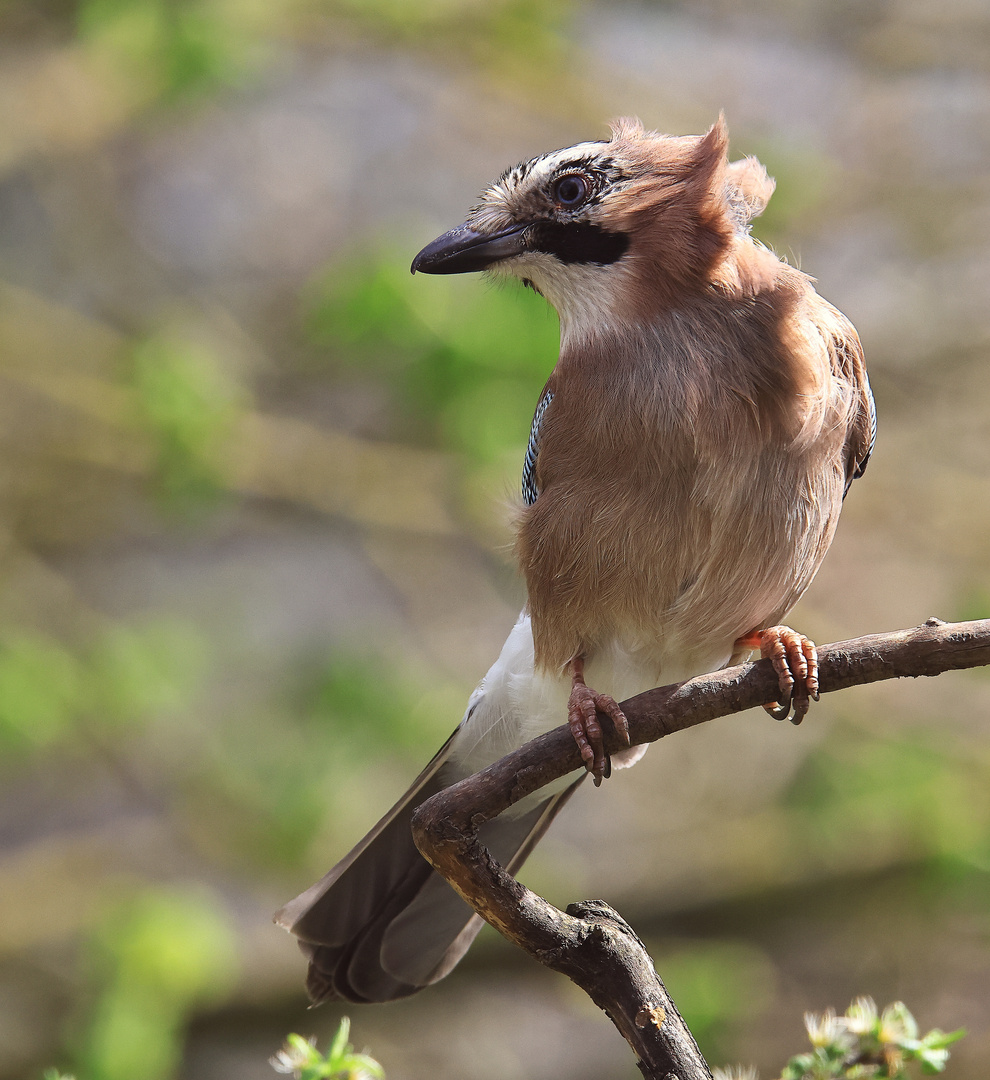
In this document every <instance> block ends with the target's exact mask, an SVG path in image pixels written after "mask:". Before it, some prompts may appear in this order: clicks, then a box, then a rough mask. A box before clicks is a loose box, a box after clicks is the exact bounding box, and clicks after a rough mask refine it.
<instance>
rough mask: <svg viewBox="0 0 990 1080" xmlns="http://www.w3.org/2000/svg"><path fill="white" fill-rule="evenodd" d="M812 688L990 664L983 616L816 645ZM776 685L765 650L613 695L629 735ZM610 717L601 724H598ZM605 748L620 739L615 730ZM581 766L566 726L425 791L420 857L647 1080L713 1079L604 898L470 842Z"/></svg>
mask: <svg viewBox="0 0 990 1080" xmlns="http://www.w3.org/2000/svg"><path fill="white" fill-rule="evenodd" d="M818 655H819V677H820V684H821V685H820V688H821V693H823V694H828V693H832V692H834V691H836V690H843V689H845V688H846V687H849V686H855V685H857V684H860V683H870V682H878V681H880V680H882V679H899V678H904V677H908V676H910V677H914V676H919V675H939V674H941V673H942V672H944V671H950V670H954V669H959V668H969V667H980V666H983V665H987V664H990V620H981V621H978V622H967V623H944V622H941V621H940V620H939V619H929V620H928V621H927V622H926V623H925V624H924V625H922V626H919V627H916V628H914V629H912V630H900V631H896V632H894V633H890V634H873V635H870V636H869V637H861V638H855V639H854V640H852V641H842V642H838V643H837V644H833V645H825V646H822V647H821V648H820V649H819V650H818ZM776 696H777V679H776V676H775V675H774V673H773V669H772V668H771V666H770V663H769V661H766V660H761V661H759V662H757V663H755V664H742V665H740V666H738V667H733V668H725V669H724V670H722V671H716V672H713V673H711V674H709V675H701V676H699V677H698V678H695V679H690V680H688V681H687V682H684V683H679V684H677V685H674V686H663V687H659V688H657V689H655V690H649V691H647V692H646V693H645V694H640V695H638V696H637V697H634V698H629V699H628V700H627V701H624V702H622V709H623V711H624V712H625V714H626V718H627V719H628V721H629V731H630V736H631V740H632V742H633V744H638V743H645V742H654V741H656V740H657V739H661V738H663V737H664V736H665V735H669V734H671V733H672V732H674V731H681V730H683V729H684V728H689V727H694V726H695V725H696V724H702V723H704V722H705V721H707V720H714V719H715V718H716V717H719V716H727V715H729V714H731V713H736V712H741V711H742V710H744V709H750V708H753V707H754V706H756V705H760V704H761V703H762V702H764V701H772V700H774V699H775V697H776ZM607 724H608V722H607V719H606V720H604V721H603V727H606V728H607ZM606 745H607V747H608V749H609V750H610V751H617V750H619V749H621V746H620V745H619V743H618V742H617V741H616V740H615V739H614V737H611V738H607V739H606ZM581 767H582V765H581V758H580V755H579V754H578V751H577V747H576V745H575V743H574V740H573V738H572V737H571V734H570V731H569V730H568V728H567V727H566V726H563V727H559V728H556V729H555V730H553V731H550V732H547V733H546V734H545V735H541V736H540V737H539V738H536V739H534V740H533V741H532V742H530V743H528V744H527V745H526V746H524V747H522V748H521V749H519V750H516V751H514V752H513V753H511V754H508V755H506V756H505V757H504V758H502V759H501V760H500V761H497V762H495V763H494V764H493V765H491V766H489V767H488V768H487V769H484V770H483V771H482V772H480V773H477V774H476V775H474V776H470V777H468V778H467V779H465V780H462V781H460V783H457V784H454V785H452V786H451V787H449V788H447V789H446V790H444V791H441V792H440V793H439V794H437V795H434V796H433V798H431V799H429V800H427V801H426V802H425V803H423V805H422V806H420V807H419V809H418V810H417V811H416V813H415V815H414V817H413V836H414V838H415V840H416V844H417V846H418V847H419V850H420V851H421V852H422V853H423V856H424V857H425V858H426V859H427V860H428V861H429V862H430V863H431V864H432V865H433V866H434V867H435V868H436V869H437V870H438V871H439V873H440V874H442V875H443V876H444V877H445V878H446V879H447V880H448V881H449V882H450V883H451V885H452V886H453V887H454V888H455V889H456V890H457V891H458V892H459V893H460V894H461V896H463V897H464V899H465V900H467V902H468V903H469V904H470V905H471V906H472V907H473V908H474V909H475V910H476V911H477V912H478V913H479V914H480V915H481V916H482V917H483V918H485V919H486V920H487V921H488V922H489V923H491V924H492V926H494V927H495V929H496V930H498V931H500V932H501V933H502V934H503V935H505V937H507V938H509V940H510V941H513V942H515V943H516V944H517V945H518V946H519V947H520V948H522V949H525V950H526V951H527V952H528V953H530V955H532V956H533V957H535V958H536V959H537V960H539V961H540V962H541V963H543V964H546V965H547V966H548V967H550V968H553V969H554V970H555V971H559V972H561V973H563V974H565V975H567V976H569V977H570V978H571V979H573V981H574V982H576V983H577V984H578V986H580V987H581V988H582V989H583V990H584V991H585V992H586V993H588V994H589V996H590V997H591V998H592V1000H593V1001H594V1002H595V1003H596V1004H597V1005H598V1006H600V1007H601V1008H602V1009H603V1010H604V1011H605V1012H606V1013H607V1014H608V1016H609V1017H610V1019H611V1020H612V1022H613V1023H614V1024H615V1026H616V1027H617V1028H618V1029H619V1031H620V1032H621V1033H622V1035H623V1037H624V1038H625V1039H626V1040H627V1042H628V1043H629V1045H630V1047H631V1048H632V1050H633V1053H634V1054H635V1055H636V1057H637V1061H638V1063H639V1067H640V1070H641V1072H642V1073H643V1075H644V1076H645V1077H648V1078H651V1080H710V1077H711V1072H710V1071H709V1069H708V1066H707V1064H706V1063H705V1060H704V1058H703V1057H702V1056H701V1054H700V1052H699V1051H698V1048H697V1045H696V1044H695V1042H694V1039H693V1037H692V1036H691V1033H690V1031H688V1029H687V1026H686V1025H685V1024H684V1021H683V1020H682V1019H681V1016H680V1014H679V1013H678V1012H677V1009H676V1007H675V1006H674V1003H673V1002H672V1001H671V999H670V997H669V995H668V994H667V991H666V989H665V988H664V985H663V983H662V982H661V980H660V979H659V977H658V976H657V974H656V972H655V971H654V969H653V962H652V960H651V959H650V957H649V955H648V953H647V952H646V949H645V948H644V947H643V944H642V942H640V941H639V939H638V938H637V937H636V935H635V934H634V933H633V931H632V930H631V929H630V927H629V926H628V925H627V924H626V923H625V922H624V921H623V920H622V919H621V917H620V916H619V915H617V914H616V913H615V912H614V911H612V909H611V908H609V907H608V905H607V904H604V903H602V902H601V901H586V902H585V903H583V904H572V905H570V906H569V907H568V908H567V910H566V912H564V911H560V910H558V909H557V908H555V907H554V906H553V905H552V904H549V903H547V901H545V900H544V899H543V898H542V897H540V896H538V895H536V893H534V892H532V891H531V890H529V889H527V888H526V887H525V886H523V885H520V884H519V882H518V881H516V880H515V878H513V877H512V876H511V875H509V874H508V873H507V872H506V871H505V870H504V868H503V867H502V866H500V865H499V864H498V863H497V862H496V861H495V860H494V859H493V858H492V857H491V855H490V854H489V852H488V851H487V850H486V849H485V848H484V847H482V846H481V844H479V842H478V829H479V828H480V826H481V825H483V824H484V823H485V822H486V821H489V820H490V819H491V818H493V817H495V816H497V815H498V814H500V813H501V812H502V811H503V810H505V809H506V808H507V807H509V806H511V805H512V804H513V803H515V802H518V801H519V800H520V799H522V798H524V797H525V796H527V795H529V794H531V793H532V792H534V791H537V790H538V789H539V788H541V787H543V786H544V785H546V784H548V783H550V782H551V781H553V780H556V779H558V778H559V777H561V776H564V775H566V774H567V773H570V772H574V771H575V770H578V769H580V768H581Z"/></svg>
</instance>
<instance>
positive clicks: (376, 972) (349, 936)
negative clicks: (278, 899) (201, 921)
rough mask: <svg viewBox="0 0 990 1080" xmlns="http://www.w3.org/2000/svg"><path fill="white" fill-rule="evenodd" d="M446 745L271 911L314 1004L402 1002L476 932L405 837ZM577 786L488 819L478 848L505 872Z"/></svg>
mask: <svg viewBox="0 0 990 1080" xmlns="http://www.w3.org/2000/svg"><path fill="white" fill-rule="evenodd" d="M448 747H449V743H448V744H447V746H445V747H444V750H442V751H441V752H440V754H438V755H437V758H435V759H434V761H433V762H431V765H430V766H428V767H427V769H426V770H425V771H424V773H423V774H422V775H421V776H420V778H419V780H418V781H417V783H416V784H415V785H413V789H412V790H411V792H410V793H409V794H408V795H407V796H406V798H404V799H403V800H402V802H400V803H399V804H398V805H397V807H395V808H393V810H392V811H391V812H390V813H389V814H388V815H386V817H385V818H383V819H382V821H381V822H379V824H378V825H377V826H376V827H375V829H373V830H372V832H371V833H369V835H368V836H367V837H366V838H365V839H364V840H363V841H362V842H361V843H360V844H359V845H358V846H357V848H355V849H354V851H353V852H351V854H349V855H348V856H347V857H346V858H344V859H343V860H342V861H341V862H340V863H338V864H337V866H335V867H334V869H333V870H331V871H330V873H329V874H327V875H326V877H324V878H323V880H322V881H320V882H318V883H317V884H316V885H314V886H313V887H312V888H311V889H308V890H307V891H306V892H305V893H302V894H301V895H300V896H298V897H296V899H295V900H292V901H290V902H289V903H288V904H287V905H286V906H285V907H284V908H283V909H282V910H281V911H280V912H279V913H278V915H276V922H278V923H279V924H280V925H282V926H284V927H285V928H286V929H288V930H291V931H292V933H294V934H296V935H297V936H298V937H299V938H300V942H299V945H300V948H301V949H302V950H303V952H304V953H305V955H306V956H307V957H308V958H309V975H308V978H307V984H306V985H307V990H308V991H309V994H310V997H311V998H312V1000H313V1002H314V1004H319V1003H320V1002H322V1001H327V1000H332V999H343V1000H345V1001H354V1002H373V1001H392V1000H395V999H397V998H402V997H407V996H408V995H409V994H413V993H415V992H416V991H417V990H420V989H422V988H423V987H424V986H428V985H430V984H431V983H434V982H436V981H437V980H438V979H442V978H443V977H444V976H445V975H446V974H447V973H448V972H449V971H450V970H451V969H452V968H453V967H454V965H455V964H456V963H457V962H458V961H459V960H460V959H461V957H462V956H463V955H464V953H465V952H466V951H467V949H468V947H469V946H470V944H471V942H472V941H473V940H474V938H475V936H476V935H477V933H478V931H479V930H480V929H481V926H482V920H481V919H480V918H479V917H478V916H477V915H476V914H475V913H474V911H473V910H472V909H471V907H470V906H469V905H468V904H466V903H465V902H464V901H463V900H462V899H461V898H460V897H459V896H458V895H457V893H456V892H454V890H453V889H452V888H451V887H450V886H449V885H448V884H447V882H446V881H444V879H443V878H441V877H440V876H439V875H438V874H437V873H435V872H434V871H433V870H432V869H431V867H430V866H429V864H428V863H427V862H426V861H425V860H424V859H423V857H422V856H421V855H420V854H419V852H418V851H417V849H416V846H415V845H414V843H413V840H412V833H411V831H410V818H411V815H412V811H413V809H414V808H415V807H416V806H419V805H420V803H422V802H423V801H424V800H425V799H427V798H428V797H429V796H430V795H431V794H433V793H434V791H437V790H439V789H440V788H441V787H443V784H442V783H439V782H438V781H437V776H436V773H437V769H438V768H439V764H437V762H438V759H440V763H442V760H443V758H444V757H445V756H446V751H447V749H448ZM582 779H583V777H582ZM578 783H580V780H578V781H576V782H575V783H574V784H572V785H571V786H570V787H569V788H567V789H566V790H565V791H562V792H560V793H559V794H557V795H554V796H552V797H551V798H549V799H547V800H546V801H545V802H544V803H541V804H540V805H538V806H537V807H535V808H534V809H532V810H530V811H529V812H527V813H526V814H524V815H522V816H520V817H516V818H513V817H507V816H503V817H501V818H496V819H495V820H494V821H492V822H489V823H488V824H487V825H485V826H483V828H482V830H481V834H480V838H481V841H482V843H483V844H485V846H486V847H487V848H488V849H489V850H490V851H491V852H492V854H493V855H494V856H495V858H496V859H498V860H499V862H501V863H502V864H503V865H504V866H506V867H507V869H508V870H509V871H510V872H514V871H515V870H517V869H518V867H519V866H521V865H522V863H523V861H524V860H525V858H526V857H527V856H528V855H529V853H530V851H531V850H532V849H533V847H534V846H535V844H536V842H537V841H538V840H539V838H540V837H541V836H542V835H543V833H544V832H545V831H546V829H547V827H548V826H549V824H550V822H551V821H552V820H553V818H554V817H555V816H556V814H557V812H558V811H559V810H560V808H561V807H562V806H563V804H564V803H565V802H566V801H567V799H568V798H569V796H570V795H571V793H572V792H573V790H574V789H575V787H576V786H577V784H578Z"/></svg>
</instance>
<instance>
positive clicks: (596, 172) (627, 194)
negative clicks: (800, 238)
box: [412, 117, 773, 334]
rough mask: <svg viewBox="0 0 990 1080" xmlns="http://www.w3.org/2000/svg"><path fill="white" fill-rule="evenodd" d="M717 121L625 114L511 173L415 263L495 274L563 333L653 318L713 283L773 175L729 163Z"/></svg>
mask: <svg viewBox="0 0 990 1080" xmlns="http://www.w3.org/2000/svg"><path fill="white" fill-rule="evenodd" d="M727 145H728V135H727V132H726V128H725V123H724V121H723V119H722V118H721V117H720V118H719V120H718V122H717V123H716V124H715V125H714V126H713V127H712V128H711V130H710V131H708V132H707V134H705V135H687V136H672V135H659V134H657V133H656V132H649V131H645V130H644V129H643V127H642V126H641V125H640V124H639V122H638V121H633V120H620V121H618V122H616V123H615V124H614V125H613V127H612V137H611V139H609V140H607V141H604V140H603V141H598V142H583V143H578V144H577V145H576V146H570V147H567V148H566V149H564V150H556V151H554V152H552V153H549V154H543V155H542V156H541V157H537V158H533V160H532V161H527V162H524V163H523V164H521V165H516V166H515V167H514V168H511V169H508V170H507V171H506V172H505V173H504V174H503V175H502V176H501V177H500V178H499V179H498V180H497V181H496V182H495V183H494V184H492V186H491V187H490V188H488V190H487V191H485V192H484V194H483V195H482V196H481V199H480V201H479V203H478V204H477V205H476V206H475V207H474V208H473V209H472V210H471V211H470V213H469V214H468V217H467V220H466V221H465V222H464V224H463V225H459V226H458V227H457V228H456V229H451V230H450V232H447V233H444V235H443V236H440V237H438V238H437V239H436V240H434V241H433V243H432V244H428V245H427V246H426V247H425V248H423V250H422V251H421V252H420V253H419V254H418V255H417V256H416V258H415V260H414V261H413V264H412V270H413V273H415V272H416V271H417V270H419V271H422V272H423V273H427V274H458V273H465V272H468V271H473V270H492V271H496V272H499V273H503V274H509V275H512V276H514V277H517V278H520V279H521V280H522V281H523V282H524V283H525V284H527V285H530V286H532V287H533V288H534V289H536V291H537V292H539V293H541V294H542V295H543V296H545V297H546V299H547V300H548V301H549V302H550V303H551V304H553V305H554V307H555V308H556V309H557V311H558V312H559V313H560V316H561V322H562V326H563V329H564V332H565V334H566V333H567V332H568V331H571V332H574V331H577V332H581V331H582V330H585V329H589V328H593V327H599V328H600V327H602V326H607V325H608V324H609V323H610V322H612V321H613V320H616V319H622V320H624V321H625V320H629V319H630V318H633V319H636V318H637V317H640V318H648V317H649V316H650V315H651V314H653V313H654V312H655V311H656V310H657V309H658V308H660V307H663V306H671V305H672V304H674V303H676V302H677V300H678V298H679V297H680V296H682V295H683V294H685V293H689V292H690V291H691V290H698V289H703V288H704V287H705V286H707V285H708V284H710V283H712V282H714V281H715V280H716V279H717V276H718V273H719V268H720V266H721V264H723V263H724V262H725V261H726V258H727V256H728V255H729V253H730V252H731V251H732V249H733V246H734V244H735V243H736V241H737V240H739V239H740V238H742V239H743V240H745V242H746V243H750V244H751V241H749V240H748V237H747V235H746V234H747V232H748V226H749V221H750V219H751V218H752V217H754V216H755V215H756V214H758V213H760V211H761V210H762V209H763V208H764V206H765V205H766V203H767V200H768V199H769V198H770V195H771V194H772V192H773V181H772V180H770V179H769V178H768V177H767V174H766V170H765V169H764V168H763V166H762V165H760V163H759V162H758V161H756V160H755V159H754V158H747V159H744V160H743V161H737V162H733V163H732V164H730V163H729V162H728V160H727V157H726V150H727Z"/></svg>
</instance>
